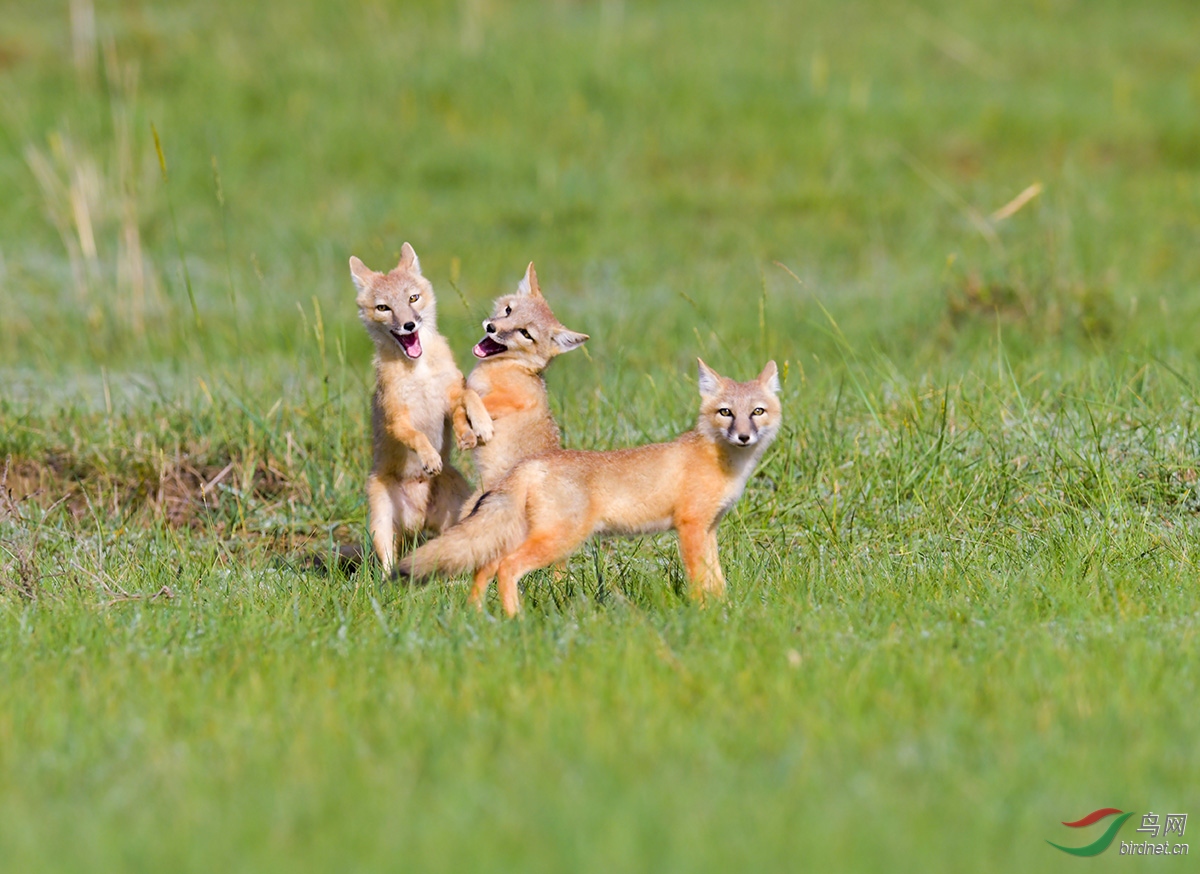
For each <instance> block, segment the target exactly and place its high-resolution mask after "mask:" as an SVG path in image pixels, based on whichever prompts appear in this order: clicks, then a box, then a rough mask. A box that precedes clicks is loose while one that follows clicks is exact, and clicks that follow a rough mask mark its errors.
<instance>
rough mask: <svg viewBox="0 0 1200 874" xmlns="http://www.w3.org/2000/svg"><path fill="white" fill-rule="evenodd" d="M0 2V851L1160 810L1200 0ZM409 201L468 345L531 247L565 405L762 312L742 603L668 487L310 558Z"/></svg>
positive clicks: (594, 419) (832, 827)
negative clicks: (772, 381)
mask: <svg viewBox="0 0 1200 874" xmlns="http://www.w3.org/2000/svg"><path fill="white" fill-rule="evenodd" d="M84 5H86V4H84ZM0 16H2V17H3V20H4V21H5V25H6V26H5V29H4V33H3V34H0V122H2V128H0V198H2V199H3V202H4V203H5V204H6V208H5V209H4V210H2V211H0V313H3V316H2V317H0V318H2V319H3V325H4V330H3V334H4V342H3V343H0V463H2V462H3V459H4V458H8V457H11V459H12V462H11V466H10V469H9V479H8V484H9V486H10V487H11V488H12V490H13V494H14V497H16V498H21V500H19V501H17V502H15V503H13V502H9V503H4V504H2V505H0V859H3V860H4V864H3V865H2V866H0V867H4V868H6V869H7V868H11V869H12V870H21V871H35V870H36V871H67V870H88V871H95V870H156V871H157V870H187V871H192V870H195V871H209V870H238V871H256V872H257V871H264V870H286V871H297V870H376V869H393V868H402V869H405V870H407V869H422V870H425V869H428V870H446V871H461V870H472V869H475V870H478V869H496V870H513V869H518V870H555V871H557V870H587V871H601V870H603V871H612V870H646V871H664V870H665V871H692V870H714V871H716V870H797V869H799V870H818V871H820V870H862V871H876V870H882V869H887V870H893V869H899V870H921V871H942V870H945V871H961V870H974V871H1008V870H1060V869H1061V868H1062V866H1063V865H1064V864H1088V865H1091V866H1094V867H1097V868H1098V869H1100V870H1103V869H1105V868H1115V867H1124V866H1126V865H1127V864H1135V865H1136V864H1138V863H1133V862H1129V861H1128V860H1118V854H1117V848H1116V847H1113V848H1111V849H1110V850H1109V851H1108V852H1107V853H1106V854H1105V855H1103V856H1101V857H1099V858H1098V859H1094V860H1090V861H1087V862H1079V863H1075V862H1065V861H1064V860H1066V859H1067V857H1066V856H1063V855H1062V854H1060V853H1059V852H1058V851H1056V850H1054V849H1052V848H1050V847H1048V846H1047V845H1046V843H1045V841H1046V839H1049V840H1054V841H1056V842H1060V843H1064V844H1079V845H1081V844H1083V843H1086V842H1088V841H1090V840H1092V839H1094V837H1096V836H1098V835H1099V834H1100V832H1101V831H1102V830H1103V825H1097V826H1093V827H1091V828H1090V829H1087V830H1081V831H1083V834H1074V833H1072V830H1068V829H1065V828H1063V827H1062V826H1060V825H1058V823H1059V822H1060V821H1062V820H1068V819H1075V818H1078V817H1080V816H1082V815H1084V814H1085V813H1087V812H1089V811H1091V810H1093V809H1096V808H1099V807H1106V806H1115V807H1119V808H1121V809H1124V810H1132V811H1137V812H1138V813H1142V812H1146V811H1151V810H1153V811H1155V812H1158V813H1160V814H1162V813H1167V812H1190V811H1191V805H1192V803H1193V801H1194V799H1195V797H1196V796H1195V792H1194V787H1195V785H1196V783H1197V781H1198V779H1200V759H1197V756H1196V754H1195V743H1194V739H1195V737H1196V735H1197V732H1198V730H1200V717H1198V716H1197V711H1196V708H1195V706H1194V702H1195V699H1196V697H1197V693H1198V691H1200V678H1198V676H1197V667H1196V666H1197V664H1200V658H1198V657H1200V636H1198V617H1200V588H1198V574H1197V558H1198V555H1197V544H1198V543H1200V540H1198V535H1200V516H1198V515H1197V513H1198V511H1200V474H1198V473H1197V470H1198V469H1200V460H1198V456H1200V363H1198V359H1197V356H1198V354H1200V335H1197V333H1196V331H1195V325H1196V324H1197V319H1198V317H1200V305H1198V303H1197V301H1200V297H1198V296H1197V294H1196V288H1197V284H1198V282H1200V245H1198V244H1200V234H1198V232H1197V226H1196V222H1195V216H1196V211H1197V206H1198V205H1200V121H1198V119H1200V111H1198V110H1200V67H1197V66H1196V60H1195V50H1194V44H1195V39H1194V31H1195V28H1194V17H1195V16H1194V10H1193V9H1192V5H1191V4H1190V3H1187V2H1182V0H1181V2H1177V3H1171V2H1161V3H1156V4H1142V5H1141V6H1140V7H1138V8H1133V7H1131V6H1129V4H1124V3H1117V2H1094V3H1088V4H1083V3H1077V2H1076V3H1072V2H1067V0H1043V2H1021V3H1014V4H1007V5H1005V6H1003V7H999V6H994V5H993V4H986V3H982V2H978V0H969V2H960V3H954V4H949V3H929V2H923V3H919V4H911V5H906V6H897V5H895V4H887V3H870V2H851V3H825V2H822V3H816V2H814V3H805V4H799V3H796V4H791V3H752V4H749V5H747V4H741V5H740V6H739V7H738V11H737V12H734V11H733V8H732V7H731V6H730V5H729V4H722V3H716V2H711V3H710V2H697V0H692V2H689V3H662V4H656V5H650V4H632V3H621V2H602V3H596V4H584V3H572V2H553V3H547V4H532V3H505V2H499V0H475V2H471V0H464V2H462V3H460V4H428V5H426V4H419V3H399V4H385V3H376V4H366V5H364V6H363V7H362V8H361V9H356V10H349V11H348V10H347V8H346V7H345V6H343V5H341V4H334V3H327V2H317V0H307V2H303V0H302V2H297V3H292V4H288V5H287V6H286V8H284V7H283V6H279V8H263V7H261V6H260V5H259V4H247V3H232V2H226V0H217V2H209V3H205V4H199V3H182V2H180V3H172V4H143V5H136V4H118V3H115V2H114V3H110V2H101V3H99V4H98V8H97V9H96V34H97V35H96V38H95V40H94V42H93V41H91V40H88V39H84V40H83V42H82V43H81V45H82V46H83V48H82V49H81V50H80V52H79V54H78V55H77V54H76V50H75V49H74V48H73V43H72V38H71V33H72V29H71V21H70V18H69V16H68V13H67V11H66V10H63V9H60V10H59V11H58V12H56V13H55V14H54V15H51V14H47V13H46V11H45V10H42V9H40V8H35V7H34V6H32V5H30V4H14V3H11V2H10V3H0ZM85 35H86V34H85ZM88 46H94V47H96V51H95V53H89V51H88ZM76 57H78V59H79V62H78V64H77V63H76V61H75V59H76ZM152 125H153V128H154V129H155V130H157V132H158V135H159V138H160V141H161V144H162V149H163V153H162V154H163V159H164V163H165V171H164V168H163V166H162V165H160V162H159V157H158V154H157V153H156V150H155V145H154V138H153V136H152V134H151V126H152ZM1034 183H1040V184H1041V186H1042V189H1041V193H1040V194H1039V195H1038V196H1037V197H1035V198H1034V199H1033V200H1032V201H1030V202H1029V203H1028V204H1027V205H1025V206H1024V207H1023V208H1022V209H1021V210H1019V211H1018V212H1016V213H1015V214H1014V215H1012V216H1010V217H1007V218H996V217H995V216H994V213H995V212H996V211H997V210H998V209H999V208H1000V207H1002V206H1003V205H1004V204H1006V203H1008V202H1009V201H1010V200H1012V198H1014V197H1015V196H1017V194H1018V193H1020V192H1021V191H1022V190H1024V189H1025V188H1027V187H1028V186H1030V185H1032V184H1034ZM72 191H74V200H73V199H72V196H73V195H72ZM89 227H90V228H91V231H90V238H89V233H88V231H87V228H89ZM406 239H407V240H409V241H411V242H412V243H413V245H414V246H415V247H416V248H417V251H418V252H419V253H420V254H421V260H422V264H423V265H424V267H425V270H426V273H427V275H429V276H430V277H431V279H432V280H433V282H434V285H435V288H436V289H437V292H438V294H439V301H440V311H439V313H440V321H441V327H442V329H443V331H444V333H446V335H447V336H448V337H449V338H450V339H451V341H452V344H453V346H454V348H455V349H456V350H457V351H458V352H459V356H460V358H459V360H460V364H462V365H464V366H466V365H467V364H468V362H469V360H470V358H469V355H468V353H467V350H468V349H469V346H470V344H471V343H472V342H474V340H475V339H476V338H477V336H476V335H477V333H478V330H479V329H478V324H479V320H480V319H481V318H482V317H483V314H484V312H485V311H486V308H487V302H488V301H489V300H490V298H491V297H493V296H494V295H496V294H498V293H500V292H502V291H508V290H510V289H511V288H513V287H514V286H515V283H516V281H517V279H518V278H519V277H520V275H521V272H522V270H523V269H524V266H525V264H526V262H527V261H528V260H529V259H531V258H533V259H535V260H536V262H537V264H538V271H539V275H540V277H541V278H542V285H543V288H544V289H545V290H546V293H547V295H548V296H549V297H550V299H551V301H552V303H553V305H554V307H555V310H556V312H557V313H558V315H559V316H560V317H561V318H562V320H563V321H564V323H566V324H567V325H569V326H570V327H572V328H575V329H577V330H581V331H586V332H587V333H589V334H590V335H591V337H592V339H591V340H590V341H589V342H588V344H587V345H586V346H585V347H584V351H582V352H576V353H572V354H571V355H569V356H566V357H564V358H563V359H562V360H561V361H559V362H557V363H556V364H555V365H554V367H553V368H552V370H551V373H550V380H549V382H550V388H551V392H552V399H553V404H554V407H555V410H556V413H557V414H558V416H559V418H560V421H561V422H562V424H563V429H564V432H565V434H566V439H567V442H568V444H569V445H572V446H578V447H598V448H606V447H613V446H624V445H630V444H634V443H637V442H643V441H646V440H656V439H664V438H669V437H671V436H673V435H674V434H676V433H678V432H679V431H681V430H683V429H685V428H686V427H688V426H689V425H690V423H691V421H692V419H693V418H694V415H695V408H696V405H697V399H696V394H695V392H696V390H695V385H694V359H695V357H696V356H697V355H701V356H703V357H704V358H705V360H707V361H708V362H709V363H710V364H713V365H714V366H715V367H717V368H718V369H719V370H721V371H722V372H728V373H731V374H733V375H737V376H741V377H743V378H745V377H749V376H750V375H752V374H753V373H756V372H758V369H760V368H761V366H762V364H763V362H764V361H765V360H766V359H767V358H768V357H774V358H775V359H776V360H778V361H779V363H780V365H781V367H782V368H783V370H784V414H785V423H786V424H785V429H784V433H783V435H782V436H781V438H780V440H779V442H778V444H777V445H776V447H775V448H773V449H772V451H771V452H770V453H769V454H768V456H767V457H766V458H765V460H764V462H763V464H762V466H761V468H760V472H759V475H758V476H757V477H756V478H755V479H753V480H752V481H751V483H750V485H749V487H748V489H747V493H746V496H745V497H744V498H743V500H742V501H741V503H740V504H739V505H738V506H737V508H736V509H735V510H734V511H733V512H732V513H731V514H730V516H729V517H728V518H727V519H726V520H725V522H724V523H723V526H722V529H721V548H722V555H723V560H724V564H725V569H726V573H727V576H728V577H729V582H730V597H729V599H728V601H727V602H726V603H724V604H722V605H720V606H717V607H714V608H711V609H706V610H701V609H698V608H696V607H695V606H693V605H692V604H690V603H689V602H688V600H687V598H686V596H685V594H684V592H685V588H686V587H685V584H684V581H683V579H682V572H681V568H680V565H679V562H678V559H677V557H676V554H675V547H674V544H673V542H672V540H671V539H670V538H647V539H643V540H640V541H616V540H613V541H609V540H603V541H598V542H596V543H595V544H593V545H590V546H589V547H587V548H586V549H585V550H583V551H582V552H581V553H580V554H579V555H578V556H576V557H575V558H574V559H573V560H572V562H571V564H570V567H569V572H568V574H567V576H566V578H565V579H563V580H560V581H556V580H555V579H554V578H553V577H552V576H551V575H550V574H541V573H539V574H533V575H531V576H530V577H529V578H527V581H526V585H525V590H524V603H525V608H526V610H525V615H524V618H523V620H521V621H519V622H506V621H503V620H501V619H499V618H498V617H499V610H498V608H497V605H496V604H495V603H494V600H493V602H492V603H491V604H490V607H489V612H488V614H487V615H479V614H476V613H475V612H473V611H471V610H469V609H468V608H467V607H466V604H465V601H466V592H465V588H464V586H463V585H462V584H461V583H454V584H450V585H445V586H432V587H429V588H426V589H421V590H417V591H408V590H403V589H396V588H394V587H391V586H389V585H385V584H381V583H380V581H379V580H378V579H377V576H376V574H375V573H373V572H363V573H359V574H357V575H352V576H349V577H346V576H343V575H341V574H340V573H337V572H335V573H333V574H332V575H330V576H322V575H320V574H317V573H314V572H312V571H311V570H309V569H308V568H307V565H306V563H305V556H306V555H308V554H310V553H311V552H312V551H314V550H321V549H322V548H324V547H325V546H326V545H327V544H329V543H330V542H332V541H342V540H348V539H349V540H353V539H359V538H361V537H362V536H363V532H364V529H365V516H366V509H365V503H364V500H363V495H362V484H363V482H364V477H365V472H366V469H367V466H368V444H369V434H368V430H369V425H368V420H367V415H366V412H367V407H368V396H369V392H370V378H371V377H370V368H369V358H370V349H369V341H368V339H367V337H366V335H365V332H363V331H362V329H361V328H360V327H359V326H358V324H357V323H356V312H355V308H354V305H353V298H352V295H353V289H352V286H351V284H350V282H349V277H348V276H347V272H348V271H347V267H346V261H347V258H348V257H349V255H350V254H351V253H354V254H358V255H359V256H361V257H362V258H363V259H364V260H365V261H366V262H367V263H368V264H369V265H371V266H372V267H376V268H379V267H386V266H388V265H389V263H390V262H392V261H394V259H395V258H396V257H397V255H398V251H399V247H400V244H401V242H403V241H404V240H406ZM189 286H190V290H189ZM192 297H194V299H195V310H194V311H193V305H192ZM463 463H464V466H466V467H468V468H469V464H468V463H467V462H466V461H465V460H464V462H463ZM1137 819H1138V818H1135V825H1136V820H1137ZM1133 829H1134V826H1128V825H1127V826H1126V827H1125V829H1124V830H1123V831H1122V834H1121V837H1122V838H1123V839H1126V840H1130V839H1132V838H1133V837H1134V831H1133ZM1137 837H1139V838H1141V837H1143V836H1141V835H1137ZM1184 840H1187V837H1186V836H1185V838H1184ZM1145 864H1146V866H1147V867H1152V866H1154V865H1159V866H1167V867H1182V866H1184V865H1186V863H1184V862H1181V861H1179V860H1167V861H1162V860H1160V861H1158V862H1152V863H1145Z"/></svg>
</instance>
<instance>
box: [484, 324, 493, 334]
mask: <svg viewBox="0 0 1200 874" xmlns="http://www.w3.org/2000/svg"><path fill="white" fill-rule="evenodd" d="M483 329H484V330H485V331H487V332H488V333H489V334H494V333H496V326H495V325H493V324H492V323H491V322H488V323H487V324H486V325H484V326H483Z"/></svg>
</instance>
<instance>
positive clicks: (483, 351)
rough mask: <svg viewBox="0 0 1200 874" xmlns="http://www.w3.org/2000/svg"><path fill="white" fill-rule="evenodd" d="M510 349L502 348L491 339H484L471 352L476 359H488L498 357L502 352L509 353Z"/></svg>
mask: <svg viewBox="0 0 1200 874" xmlns="http://www.w3.org/2000/svg"><path fill="white" fill-rule="evenodd" d="M507 351H508V347H507V346H502V345H500V344H499V343H497V342H496V341H495V340H493V339H492V338H491V337H484V338H483V339H482V340H480V341H479V342H478V343H476V344H475V348H474V349H472V350H471V352H472V353H474V355H475V357H476V358H487V357H488V356H489V355H498V354H500V353H501V352H507Z"/></svg>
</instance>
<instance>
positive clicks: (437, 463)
mask: <svg viewBox="0 0 1200 874" xmlns="http://www.w3.org/2000/svg"><path fill="white" fill-rule="evenodd" d="M421 469H422V470H423V471H425V473H427V474H429V475H430V476H437V475H438V474H439V473H441V472H442V457H441V456H440V455H438V454H437V453H436V452H431V453H429V454H428V455H424V454H423V455H422V456H421Z"/></svg>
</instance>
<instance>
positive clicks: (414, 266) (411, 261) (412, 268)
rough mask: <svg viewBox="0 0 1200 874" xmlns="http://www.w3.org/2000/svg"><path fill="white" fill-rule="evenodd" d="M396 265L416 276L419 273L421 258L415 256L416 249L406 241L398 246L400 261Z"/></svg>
mask: <svg viewBox="0 0 1200 874" xmlns="http://www.w3.org/2000/svg"><path fill="white" fill-rule="evenodd" d="M396 266H397V267H399V268H400V269H401V270H407V271H408V272H409V273H415V274H417V276H420V275H421V259H420V258H418V257H417V253H416V250H415V249H413V247H412V246H410V245H409V244H408V243H407V242H406V243H405V244H404V245H403V246H401V247H400V263H399V264H397V265H396Z"/></svg>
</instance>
